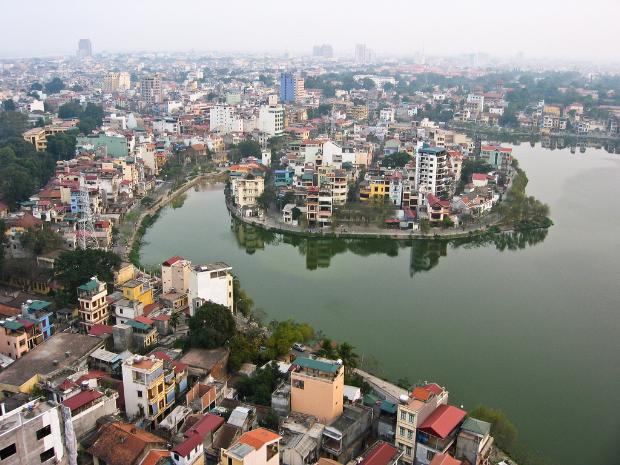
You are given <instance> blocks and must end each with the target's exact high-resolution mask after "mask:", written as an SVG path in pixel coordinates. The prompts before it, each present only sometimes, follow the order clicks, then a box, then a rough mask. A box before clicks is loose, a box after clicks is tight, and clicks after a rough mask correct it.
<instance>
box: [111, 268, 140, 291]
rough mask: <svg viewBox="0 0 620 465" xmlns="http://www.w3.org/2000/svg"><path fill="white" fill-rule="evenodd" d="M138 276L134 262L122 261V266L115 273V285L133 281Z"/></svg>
mask: <svg viewBox="0 0 620 465" xmlns="http://www.w3.org/2000/svg"><path fill="white" fill-rule="evenodd" d="M135 276H136V267H135V266H133V263H121V267H120V268H119V269H118V271H116V272H115V273H114V285H115V286H120V285H122V284H125V283H126V282H127V281H131V280H132V279H134V278H135Z"/></svg>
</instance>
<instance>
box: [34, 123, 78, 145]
mask: <svg viewBox="0 0 620 465" xmlns="http://www.w3.org/2000/svg"><path fill="white" fill-rule="evenodd" d="M74 126H75V123H73V122H67V123H63V124H61V125H58V124H53V125H48V126H45V127H43V128H32V129H29V130H28V131H26V132H24V133H23V134H22V137H23V138H24V140H25V141H26V142H30V143H31V144H32V145H34V147H35V149H36V150H37V152H42V151H44V150H45V149H47V138H48V137H49V136H54V135H56V134H59V133H61V132H67V131H69V130H71V129H73V128H74Z"/></svg>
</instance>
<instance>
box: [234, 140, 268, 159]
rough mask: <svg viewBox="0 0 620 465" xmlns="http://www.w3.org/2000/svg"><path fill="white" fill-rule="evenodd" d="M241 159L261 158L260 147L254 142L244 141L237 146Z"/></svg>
mask: <svg viewBox="0 0 620 465" xmlns="http://www.w3.org/2000/svg"><path fill="white" fill-rule="evenodd" d="M237 148H238V149H239V153H240V154H241V157H242V158H245V157H256V158H261V156H262V153H261V149H260V145H259V144H258V142H256V141H255V140H244V141H242V142H239V144H238V145H237Z"/></svg>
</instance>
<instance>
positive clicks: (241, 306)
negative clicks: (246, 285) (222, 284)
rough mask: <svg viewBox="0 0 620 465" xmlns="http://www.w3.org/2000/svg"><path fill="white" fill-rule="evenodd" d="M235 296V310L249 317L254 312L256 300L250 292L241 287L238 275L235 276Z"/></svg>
mask: <svg viewBox="0 0 620 465" xmlns="http://www.w3.org/2000/svg"><path fill="white" fill-rule="evenodd" d="M233 297H234V299H235V306H234V309H235V312H237V313H241V314H242V315H243V316H245V317H249V316H250V315H251V314H252V307H254V301H253V300H252V298H251V297H250V296H249V295H248V293H247V292H245V291H244V290H243V289H242V288H241V282H240V281H239V278H238V277H237V276H235V277H234V278H233Z"/></svg>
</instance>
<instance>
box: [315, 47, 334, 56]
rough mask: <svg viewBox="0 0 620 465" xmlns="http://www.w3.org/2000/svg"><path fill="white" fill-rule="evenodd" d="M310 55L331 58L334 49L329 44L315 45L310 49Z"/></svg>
mask: <svg viewBox="0 0 620 465" xmlns="http://www.w3.org/2000/svg"><path fill="white" fill-rule="evenodd" d="M312 55H314V56H315V57H323V58H332V57H333V56H334V49H333V48H332V46H331V45H329V44H323V45H315V46H314V48H313V49H312Z"/></svg>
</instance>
